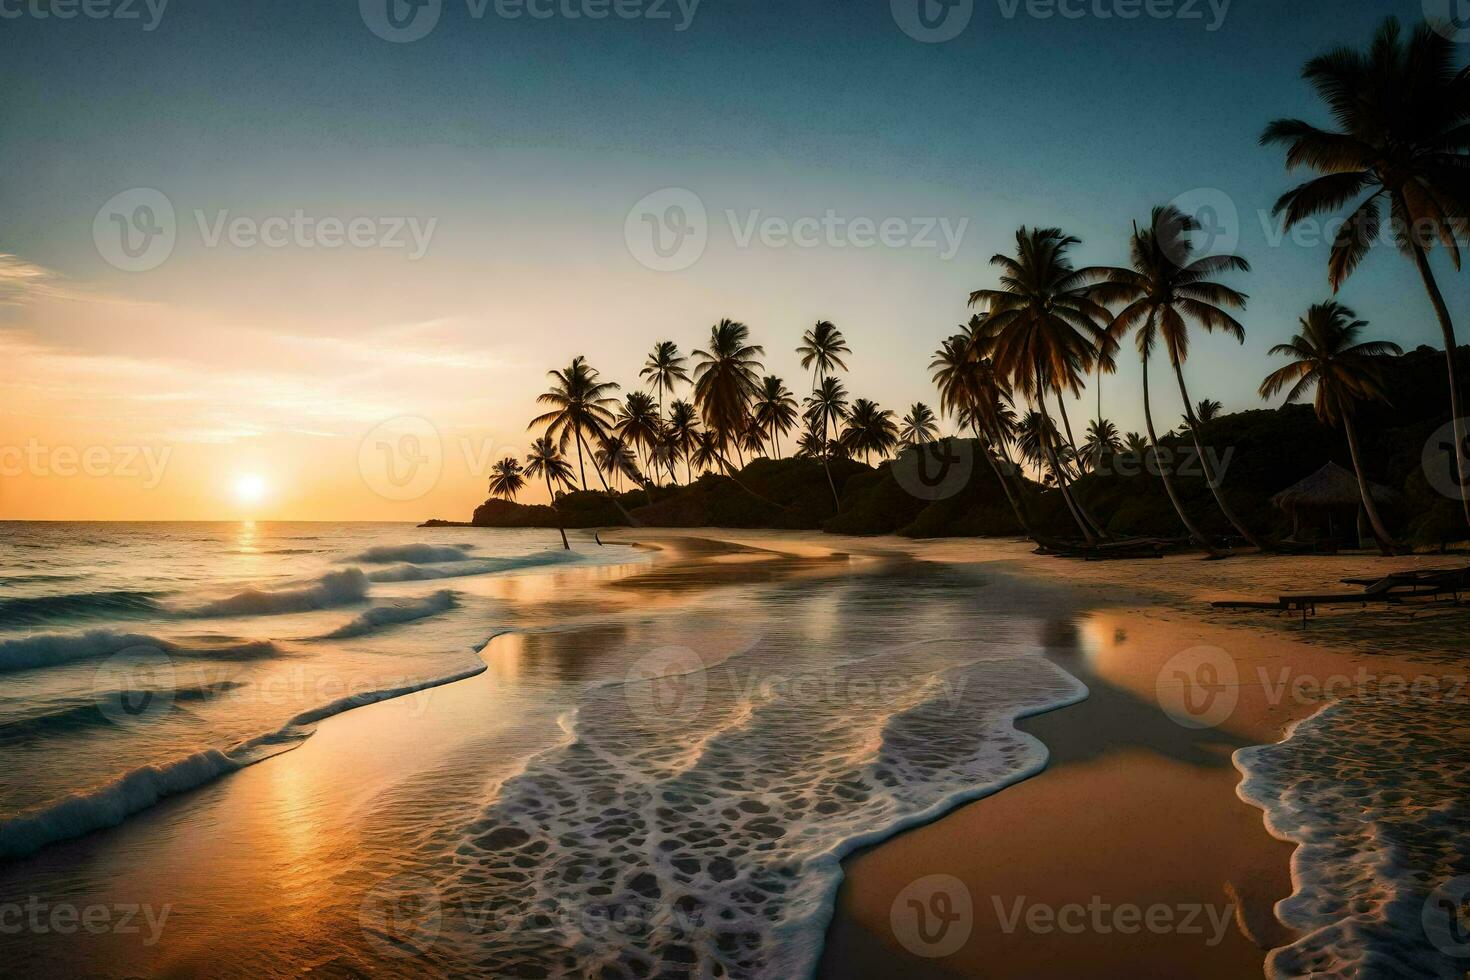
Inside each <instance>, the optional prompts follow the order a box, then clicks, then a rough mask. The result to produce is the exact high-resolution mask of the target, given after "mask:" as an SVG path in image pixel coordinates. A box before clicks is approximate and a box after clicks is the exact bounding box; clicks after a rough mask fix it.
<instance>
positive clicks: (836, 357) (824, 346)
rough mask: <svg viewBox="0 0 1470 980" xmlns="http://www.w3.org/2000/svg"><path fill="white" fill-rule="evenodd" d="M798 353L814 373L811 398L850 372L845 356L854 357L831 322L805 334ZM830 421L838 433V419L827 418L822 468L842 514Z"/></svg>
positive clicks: (823, 422)
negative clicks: (839, 373)
mask: <svg viewBox="0 0 1470 980" xmlns="http://www.w3.org/2000/svg"><path fill="white" fill-rule="evenodd" d="M796 353H797V355H798V356H800V358H801V366H802V369H803V370H805V369H807V368H810V369H811V371H812V395H813V396H815V395H816V393H817V390H818V389H820V388H821V387H822V386H823V384H824V383H825V382H826V381H827V379H828V376H829V375H831V373H832V371H833V370H834V369H835V370H842V371H846V370H847V362H846V361H844V360H843V359H842V357H843V355H844V354H851V353H852V349H851V348H850V347H848V346H847V341H846V340H845V339H844V338H843V336H842V331H841V330H838V329H837V327H836V325H835V324H833V323H832V321H830V320H818V321H817V322H816V325H815V326H813V327H812V328H811V329H810V330H808V331H807V332H806V333H804V334H802V337H801V346H800V347H798V348H796ZM828 422H830V423H831V424H832V430H833V431H834V432H835V431H836V429H837V424H836V423H837V416H831V417H826V416H824V418H823V421H822V446H823V450H822V469H823V470H824V471H825V472H826V474H827V486H828V487H829V488H831V490H832V506H833V507H835V508H836V509H837V510H839V511H840V510H841V509H842V502H841V501H840V500H839V499H838V497H837V484H836V483H835V482H833V480H832V467H831V465H829V461H828V457H829V456H830V455H831V452H830V448H829V447H830V444H831V443H830V436H829V435H828V433H827V423H828Z"/></svg>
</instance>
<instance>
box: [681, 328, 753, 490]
mask: <svg viewBox="0 0 1470 980" xmlns="http://www.w3.org/2000/svg"><path fill="white" fill-rule="evenodd" d="M708 346H709V349H708V350H697V351H695V352H694V356H695V357H696V358H698V363H697V364H696V365H695V367H694V404H695V405H696V406H697V407H698V408H699V413H700V415H701V416H702V417H703V419H704V425H705V428H706V429H708V430H709V431H710V432H712V433H714V437H715V443H716V445H717V447H718V448H719V452H720V461H721V462H722V463H723V464H724V465H725V466H726V467H727V468H728V469H729V470H730V471H731V472H732V474H733V473H734V472H735V468H734V467H733V466H731V465H730V460H729V459H728V458H726V457H725V454H724V449H725V447H726V446H728V445H730V444H731V442H732V441H734V442H736V443H737V444H738V440H739V439H740V436H741V435H742V434H743V433H744V432H745V428H746V419H747V417H749V415H750V404H751V402H752V401H753V400H754V398H755V396H756V393H757V392H758V391H759V390H760V385H759V382H758V380H757V379H758V378H759V377H760V369H761V363H760V361H759V360H757V358H759V357H761V356H762V355H764V354H765V349H764V348H762V347H761V346H760V345H758V344H752V343H750V328H749V327H747V326H746V325H745V324H743V323H737V322H736V321H734V320H721V321H720V322H719V323H717V324H715V325H714V326H713V327H711V328H710V337H709V344H708Z"/></svg>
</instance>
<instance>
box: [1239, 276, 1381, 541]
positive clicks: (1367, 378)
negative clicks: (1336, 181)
mask: <svg viewBox="0 0 1470 980" xmlns="http://www.w3.org/2000/svg"><path fill="white" fill-rule="evenodd" d="M1357 316H1358V315H1357V314H1356V313H1354V312H1353V311H1352V310H1350V309H1348V308H1347V307H1346V306H1343V305H1342V304H1341V303H1337V302H1333V301H1330V300H1329V301H1328V302H1326V303H1318V304H1316V305H1315V306H1313V307H1312V308H1311V309H1309V310H1307V315H1306V316H1304V317H1302V318H1301V321H1300V323H1301V327H1302V332H1301V333H1299V334H1296V335H1295V336H1293V337H1292V338H1291V342H1290V343H1286V344H1277V345H1276V346H1275V347H1273V348H1271V353H1272V354H1283V355H1285V356H1287V357H1292V358H1295V360H1293V361H1292V362H1291V363H1290V364H1288V365H1286V367H1283V368H1279V369H1278V370H1276V371H1273V372H1272V373H1271V374H1270V375H1268V376H1267V378H1266V380H1265V381H1263V382H1261V397H1262V398H1270V397H1272V396H1273V395H1275V394H1276V393H1277V392H1279V391H1281V389H1283V388H1285V387H1286V386H1287V385H1291V390H1290V391H1288V392H1287V393H1286V400H1287V401H1288V402H1294V401H1296V400H1297V399H1298V398H1301V397H1302V396H1303V395H1305V394H1306V393H1307V392H1309V391H1311V390H1312V389H1313V388H1314V387H1315V388H1316V389H1317V397H1316V409H1317V417H1318V418H1319V419H1321V420H1322V421H1323V423H1324V424H1326V425H1334V426H1335V425H1337V424H1338V423H1339V422H1341V423H1342V427H1343V432H1344V433H1345V434H1346V435H1347V443H1348V451H1349V452H1350V453H1351V454H1352V457H1353V472H1354V473H1356V474H1357V476H1358V492H1359V494H1361V495H1362V498H1363V509H1364V510H1365V511H1367V513H1368V521H1369V523H1370V524H1372V526H1373V537H1374V538H1375V539H1376V540H1377V541H1378V547H1379V550H1381V551H1382V552H1383V553H1384V554H1385V555H1391V554H1393V550H1394V545H1393V539H1392V538H1391V537H1389V534H1388V531H1387V530H1386V529H1385V528H1384V526H1383V521H1382V520H1381V519H1380V518H1379V516H1378V508H1377V507H1376V506H1374V504H1373V494H1372V492H1371V491H1370V490H1369V489H1368V478H1367V477H1366V476H1364V475H1363V463H1362V460H1361V458H1360V456H1361V454H1360V453H1359V451H1358V434H1357V430H1355V429H1354V428H1353V411H1354V409H1355V408H1356V407H1357V403H1358V402H1360V401H1368V400H1374V401H1384V402H1386V401H1387V400H1388V399H1387V397H1385V395H1384V391H1383V378H1382V374H1381V371H1380V370H1379V363H1378V358H1380V357H1383V356H1385V355H1388V354H1393V355H1399V354H1402V353H1403V350H1402V349H1401V348H1400V347H1399V345H1398V344H1395V343H1390V342H1389V341H1386V340H1370V341H1365V342H1362V343H1359V342H1358V335H1359V334H1360V333H1362V331H1363V328H1364V327H1366V326H1367V325H1368V323H1367V321H1366V320H1359V319H1358V318H1357Z"/></svg>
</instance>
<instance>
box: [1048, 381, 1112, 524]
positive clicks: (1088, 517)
mask: <svg viewBox="0 0 1470 980" xmlns="http://www.w3.org/2000/svg"><path fill="white" fill-rule="evenodd" d="M1057 408H1059V409H1061V413H1062V425H1063V426H1064V427H1065V428H1066V430H1067V445H1069V446H1071V447H1072V456H1073V458H1074V459H1077V460H1078V461H1079V462H1078V464H1077V469H1078V472H1079V473H1080V472H1081V470H1082V464H1081V462H1080V461H1081V459H1082V454H1081V453H1079V452H1078V451H1077V443H1076V442H1075V441H1074V440H1073V439H1072V423H1071V421H1070V420H1069V419H1068V418H1067V399H1066V397H1065V396H1064V395H1063V394H1062V393H1061V391H1060V390H1059V391H1058V392H1057ZM1062 479H1063V477H1062V476H1061V475H1060V474H1059V475H1058V476H1057V482H1058V483H1060V482H1061V481H1062ZM1070 484H1071V481H1070V480H1069V481H1068V485H1069V488H1070ZM1074 499H1075V500H1076V503H1077V512H1078V513H1080V514H1081V515H1082V519H1083V520H1084V521H1086V522H1087V523H1088V525H1089V526H1090V527H1091V528H1092V532H1093V533H1094V534H1096V535H1097V536H1098V537H1100V538H1106V537H1108V536H1109V535H1108V532H1107V531H1105V530H1103V526H1102V525H1101V524H1100V523H1098V521H1097V520H1096V519H1095V518H1094V517H1093V516H1092V514H1091V513H1090V512H1089V511H1088V509H1087V505H1086V504H1084V503H1083V502H1082V498H1081V497H1075V498H1074Z"/></svg>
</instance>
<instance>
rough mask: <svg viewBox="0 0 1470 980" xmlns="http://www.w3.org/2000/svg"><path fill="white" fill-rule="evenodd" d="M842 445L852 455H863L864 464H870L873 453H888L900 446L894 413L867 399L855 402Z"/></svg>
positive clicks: (848, 416) (843, 431) (844, 431)
mask: <svg viewBox="0 0 1470 980" xmlns="http://www.w3.org/2000/svg"><path fill="white" fill-rule="evenodd" d="M842 444H843V445H844V446H845V447H846V448H847V451H848V452H850V453H862V454H863V462H864V463H868V462H870V460H871V457H872V454H873V453H879V454H882V453H886V452H888V451H889V450H890V449H892V448H893V447H894V446H897V445H898V426H897V425H896V424H894V421H893V413H892V412H890V411H888V410H887V409H883V408H879V407H878V404H877V403H876V402H873V401H869V400H868V399H866V398H858V399H856V400H854V401H853V403H852V411H850V412H849V413H848V415H847V426H846V427H845V428H844V429H843V430H842Z"/></svg>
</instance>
